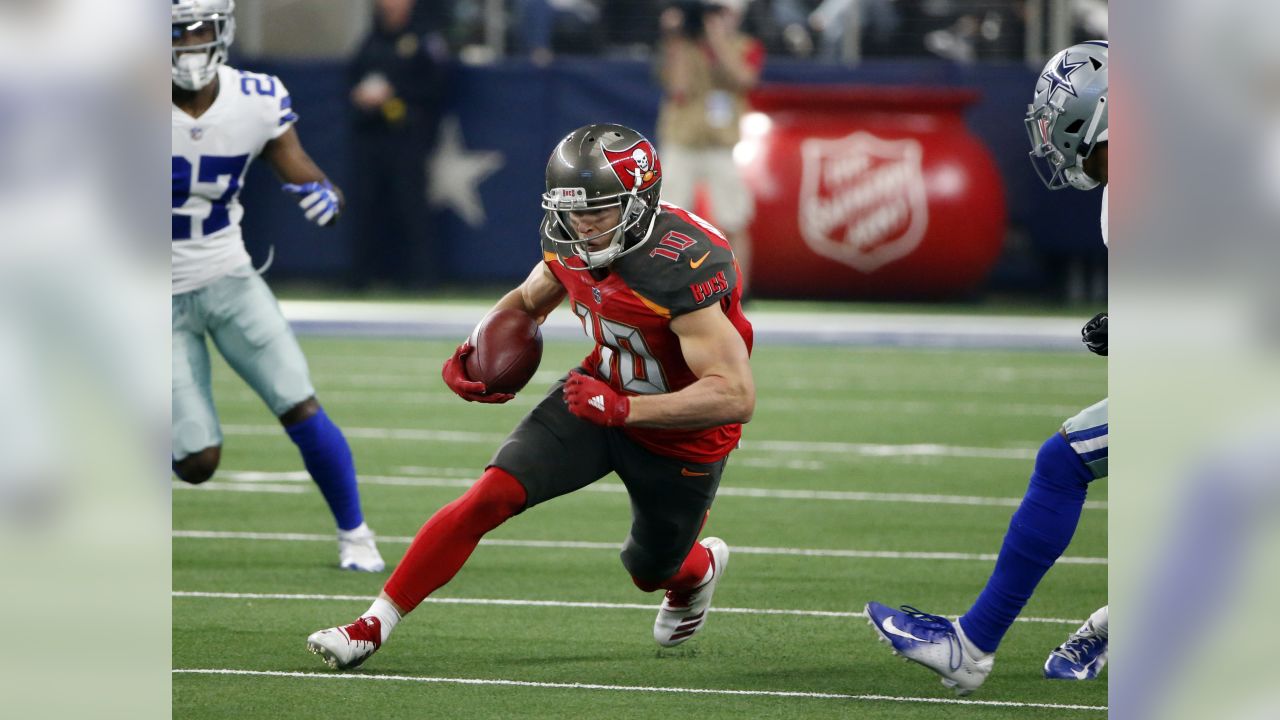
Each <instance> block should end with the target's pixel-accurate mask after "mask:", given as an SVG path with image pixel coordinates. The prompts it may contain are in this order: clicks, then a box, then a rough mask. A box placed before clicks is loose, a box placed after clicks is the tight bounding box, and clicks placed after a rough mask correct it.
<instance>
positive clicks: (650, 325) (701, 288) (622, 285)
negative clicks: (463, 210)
mask: <svg viewBox="0 0 1280 720" xmlns="http://www.w3.org/2000/svg"><path fill="white" fill-rule="evenodd" d="M543 258H544V261H545V262H546V263H547V266H548V267H549V268H550V269H551V272H552V274H553V275H555V277H556V279H557V280H559V281H560V283H561V284H562V285H564V287H565V289H566V290H567V291H568V293H569V302H570V306H571V308H572V310H573V312H574V314H575V315H577V316H578V319H579V320H581V321H582V328H583V330H584V331H585V332H586V334H587V336H588V337H590V338H591V339H592V340H593V341H595V343H596V346H595V349H594V350H592V351H591V354H590V355H588V356H587V358H586V360H584V361H583V367H584V368H586V370H587V372H589V373H590V374H591V375H593V376H595V377H597V378H599V379H601V380H603V381H605V382H607V383H609V385H610V386H611V387H612V388H613V389H615V390H618V391H620V392H622V393H623V394H626V395H656V394H660V393H669V392H676V391H677V390H681V389H683V388H685V387H688V386H689V385H692V384H693V383H694V382H695V381H696V380H697V379H698V377H697V376H696V375H694V374H693V371H692V370H690V369H689V366H688V365H687V364H686V363H685V360H684V354H683V353H682V352H681V350H680V338H679V337H678V336H677V335H676V334H675V333H674V332H672V331H671V320H672V318H676V317H679V316H681V315H683V314H685V313H688V312H692V311H694V310H700V309H702V308H705V307H710V306H711V305H712V304H719V305H720V308H721V309H722V310H723V311H724V314H725V315H726V316H727V317H728V318H729V322H731V323H733V326H734V328H735V329H737V331H738V334H739V335H741V336H742V341H743V342H744V343H746V346H747V352H748V353H750V352H751V342H752V331H751V323H750V322H749V321H748V320H747V318H746V316H745V315H743V314H742V303H741V299H742V288H741V286H742V277H741V273H740V271H739V270H738V264H737V262H736V261H735V260H734V258H733V251H732V250H730V248H729V243H728V241H727V240H725V237H724V235H723V234H722V233H721V232H720V231H719V230H717V229H715V228H714V227H712V226H711V224H710V223H708V222H707V221H706V220H703V219H702V218H700V217H698V216H696V215H694V214H692V213H690V212H687V211H685V210H682V209H680V208H678V207H676V206H675V205H669V204H667V203H662V205H661V212H659V213H658V216H657V218H656V219H655V220H654V224H653V231H652V232H651V233H650V234H649V238H648V239H647V240H646V241H645V243H644V245H643V247H641V248H639V249H637V250H634V251H632V252H630V253H628V254H627V255H624V256H623V257H621V258H619V259H617V260H615V261H614V262H613V263H612V264H611V265H609V271H608V273H607V274H605V276H604V277H603V278H602V279H597V278H596V277H593V275H592V273H591V272H589V271H586V270H570V269H568V268H566V267H564V266H563V265H561V264H560V260H559V258H558V256H557V255H556V254H555V252H554V251H553V250H552V249H551V248H549V247H547V243H546V241H545V240H544V241H543ZM623 431H624V432H625V433H626V434H627V436H628V437H630V438H631V439H632V440H634V441H635V442H636V443H638V444H640V445H641V446H643V447H645V448H646V449H648V450H650V451H652V452H654V453H657V454H658V455H665V456H667V457H674V458H678V459H681V460H688V461H689V462H698V463H711V462H716V461H718V460H720V459H721V458H723V457H724V456H725V455H728V454H729V452H730V451H731V450H733V449H734V448H735V447H737V444H738V439H739V438H741V437H742V425H741V424H739V423H733V424H730V425H717V426H715V427H710V428H700V429H665V428H646V427H631V426H626V427H624V428H623Z"/></svg>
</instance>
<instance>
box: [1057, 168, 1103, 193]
mask: <svg viewBox="0 0 1280 720" xmlns="http://www.w3.org/2000/svg"><path fill="white" fill-rule="evenodd" d="M1062 176H1063V177H1064V178H1066V179H1067V183H1069V184H1070V185H1071V187H1073V188H1075V189H1077V190H1092V189H1094V188H1096V187H1098V181H1097V180H1094V179H1093V178H1091V177H1089V176H1088V175H1085V174H1084V169H1083V168H1081V167H1080V166H1079V165H1077V166H1076V167H1071V168H1067V169H1066V170H1063V171H1062Z"/></svg>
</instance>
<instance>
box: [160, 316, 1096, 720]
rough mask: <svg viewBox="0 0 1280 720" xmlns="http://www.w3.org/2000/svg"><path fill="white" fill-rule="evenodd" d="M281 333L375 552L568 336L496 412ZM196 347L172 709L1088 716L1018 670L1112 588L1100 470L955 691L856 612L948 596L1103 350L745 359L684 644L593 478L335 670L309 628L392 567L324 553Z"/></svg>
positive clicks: (338, 617) (1078, 700)
mask: <svg viewBox="0 0 1280 720" xmlns="http://www.w3.org/2000/svg"><path fill="white" fill-rule="evenodd" d="M302 344H303V349H304V350H305V351H306V353H307V355H308V359H309V361H310V363H311V369H312V374H313V380H314V382H315V384H316V387H317V388H318V390H319V394H318V396H319V398H320V400H321V401H322V402H323V403H324V405H325V407H326V408H327V410H328V412H329V414H330V416H331V417H333V419H334V420H335V422H337V423H338V424H339V425H340V426H341V427H342V428H343V429H344V431H346V433H347V437H348V439H349V440H350V442H351V445H352V448H353V450H354V452H355V456H356V464H357V467H358V470H359V473H360V477H361V492H362V497H363V502H364V510H365V514H366V517H367V520H368V522H369V524H370V525H371V526H372V527H373V528H374V529H375V530H376V531H377V532H378V533H379V536H380V547H381V550H382V553H383V555H384V557H386V559H387V562H388V564H389V565H394V563H396V562H397V561H398V560H399V559H400V557H401V555H402V554H403V553H404V550H405V548H406V547H407V544H408V541H409V538H410V537H412V535H413V534H414V533H415V532H416V531H417V529H418V527H419V526H420V525H421V524H422V523H423V522H424V521H425V520H426V519H427V518H428V517H429V516H430V515H431V513H433V512H434V511H435V510H437V509H438V508H439V507H441V506H442V505H444V504H445V503H447V502H449V501H450V500H452V499H453V498H454V497H456V496H457V495H459V494H460V493H461V492H462V491H463V490H464V488H465V487H466V486H467V485H468V484H469V482H470V480H471V479H473V478H474V477H476V476H477V475H478V473H479V471H480V470H481V469H482V468H483V467H484V465H485V463H486V462H487V460H488V459H489V457H490V455H491V453H492V452H493V450H494V448H495V447H496V445H497V443H498V442H499V441H500V440H501V439H502V437H503V436H504V435H505V434H506V432H507V431H508V430H509V429H510V428H511V427H512V426H513V425H514V424H515V422H516V421H517V420H518V419H519V418H520V416H521V415H522V414H523V413H524V412H526V411H527V410H528V409H529V408H530V407H531V406H532V405H533V404H534V403H535V402H536V401H537V400H538V399H539V398H540V396H541V394H542V392H543V391H544V390H545V388H546V387H547V385H548V384H549V383H550V382H551V381H553V380H554V379H555V378H556V377H558V375H559V372H558V371H560V370H562V369H567V368H569V367H570V366H572V365H573V364H575V363H576V362H577V361H579V360H580V359H581V357H582V356H583V355H584V354H585V352H586V350H587V347H586V345H585V341H583V342H575V343H570V342H548V344H547V347H546V355H545V357H544V359H543V363H542V368H543V369H542V370H541V371H540V372H539V373H538V375H537V376H536V377H535V379H534V381H533V382H532V383H531V384H530V387H529V388H528V389H527V390H526V391H525V393H524V394H522V395H521V396H520V397H518V398H517V399H516V400H515V401H513V402H511V403H509V404H508V405H506V406H500V407H495V406H482V405H476V404H468V403H465V402H463V401H462V400H460V399H458V398H456V397H455V396H453V395H452V394H451V393H450V392H449V391H448V389H447V388H445V387H444V385H443V383H442V382H441V380H440V376H439V369H440V364H441V362H442V360H443V359H444V358H445V357H447V356H448V354H449V353H450V352H451V351H452V348H453V345H454V343H452V342H443V341H411V340H372V339H333V338H304V339H303V340H302ZM215 363H216V364H215V371H214V372H215V398H216V400H217V403H218V410H219V413H220V416H221V419H222V422H223V423H224V432H225V435H226V439H225V447H224V450H223V459H222V467H221V469H220V470H219V474H218V476H217V477H215V479H214V480H212V481H210V482H209V483H207V484H206V485H204V486H200V487H188V486H185V485H183V484H181V483H176V482H175V485H174V491H173V527H174V539H173V589H174V598H173V667H174V675H173V715H174V717H181V718H359V719H363V718H427V717H430V718H526V717H528V718H533V717H538V718H550V717H556V718H560V717H563V718H659V717H679V716H687V717H695V718H700V719H702V718H707V719H710V718H722V717H723V718H735V720H742V719H744V718H836V717H841V718H845V717H848V718H975V719H976V718H981V719H982V720H988V719H995V718H1055V719H1057V718H1075V717H1080V718H1096V717H1105V714H1106V713H1105V706H1106V704H1107V674H1106V673H1105V672H1104V673H1103V676H1102V677H1101V678H1100V679H1099V680H1096V681H1093V682H1083V683H1064V682H1050V681H1046V680H1044V679H1042V677H1041V666H1042V663H1043V662H1044V659H1045V656H1046V655H1047V653H1048V652H1049V650H1051V649H1052V648H1053V647H1054V646H1055V645H1057V644H1058V643H1059V642H1061V641H1062V640H1063V639H1065V638H1066V636H1067V634H1068V633H1069V632H1071V631H1072V630H1074V629H1075V627H1076V626H1078V624H1079V623H1080V622H1081V621H1082V620H1083V618H1085V617H1086V616H1087V615H1088V614H1089V613H1090V612H1092V611H1093V610H1094V609H1096V608H1097V607H1099V606H1101V605H1103V604H1105V603H1106V601H1107V564H1106V559H1105V558H1106V554H1107V510H1106V498H1107V485H1106V482H1105V481H1103V482H1100V483H1096V484H1095V486H1094V487H1093V488H1092V489H1091V491H1090V494H1089V504H1088V506H1087V507H1086V509H1085V511H1084V514H1083V518H1082V520H1081V525H1080V529H1079V530H1078V531H1077V534H1076V537H1075V541H1074V542H1073V543H1072V545H1071V547H1070V548H1069V549H1068V550H1067V553H1066V556H1065V557H1064V559H1063V561H1061V562H1060V563H1059V564H1058V565H1057V566H1056V567H1055V568H1054V569H1053V570H1052V571H1050V573H1049V575H1048V576H1047V577H1046V579H1045V581H1044V582H1043V583H1042V585H1041V587H1040V589H1039V591H1038V593H1037V594H1036V596H1035V597H1034V598H1033V599H1032V601H1031V603H1030V605H1029V606H1028V607H1027V609H1026V612H1025V613H1024V616H1023V618H1021V621H1020V622H1018V623H1016V624H1015V625H1014V627H1013V629H1012V630H1011V631H1010V633H1009V635H1008V636H1007V638H1006V641H1005V644H1004V645H1003V646H1002V647H1001V649H1000V652H999V653H998V655H997V659H996V666H995V672H994V673H993V674H992V675H991V677H990V678H989V679H988V681H987V683H986V685H985V686H983V688H982V689H981V690H979V691H978V693H976V694H975V695H973V696H970V698H966V699H964V700H957V699H956V698H955V696H954V694H952V693H951V692H950V691H948V690H946V689H945V688H943V687H942V686H941V685H940V684H939V682H938V680H937V678H936V677H935V676H934V675H933V674H932V673H930V672H929V671H928V670H925V669H924V668H921V667H919V666H916V665H909V664H906V663H904V662H903V661H901V660H899V659H897V658H895V657H892V656H891V655H890V653H889V651H888V650H887V649H886V648H885V646H883V645H881V644H879V643H877V642H876V639H875V634H874V632H873V631H872V630H871V628H870V627H868V626H867V624H866V619H865V617H863V615H862V609H863V606H864V604H865V603H866V602H867V601H869V600H878V601H880V602H884V603H886V604H890V605H899V604H910V605H914V606H916V607H919V608H921V609H923V610H926V611H928V612H934V613H939V614H947V615H956V614H959V613H962V612H963V611H965V610H966V609H967V608H968V606H969V603H970V602H971V601H972V600H973V598H974V597H975V596H976V595H977V593H978V592H979V590H980V589H981V588H982V585H983V583H984V581H985V579H986V576H987V574H988V572H989V571H990V570H991V568H992V565H993V562H994V557H995V556H994V553H995V552H997V551H998V549H999V546H1000V540H1001V538H1002V536H1003V533H1004V530H1005V527H1006V525H1007V523H1008V521H1009V516H1010V515H1011V514H1012V512H1013V509H1014V507H1015V506H1016V504H1017V501H1018V498H1020V497H1021V495H1022V492H1023V490H1024V489H1025V487H1026V482H1027V476H1028V473H1029V471H1030V469H1031V466H1032V462H1033V458H1034V454H1035V451H1036V449H1037V448H1038V446H1039V444H1040V443H1041V442H1042V441H1043V440H1044V438H1045V437H1047V436H1048V435H1049V434H1050V433H1052V432H1054V431H1055V430H1056V429H1057V427H1058V425H1059V424H1060V423H1061V422H1062V420H1063V419H1065V418H1066V417H1069V416H1071V415H1073V414H1075V413H1076V412H1077V411H1079V409H1081V408H1083V407H1085V406H1087V405H1089V404H1091V403H1093V402H1095V401H1097V400H1098V399H1100V398H1101V397H1103V396H1104V395H1105V394H1106V363H1105V362H1102V361H1100V360H1099V358H1096V357H1094V356H1091V355H1089V354H1087V353H1085V352H1070V353H1054V352H1030V351H1020V352H1006V351H995V350H963V351H948V350H917V349H888V348H852V347H829V346H782V345H767V344H765V345H758V346H757V348H756V352H755V354H754V359H753V367H754V370H755V378H756V384H757V392H758V401H757V406H756V414H755V419H754V420H753V421H752V422H751V423H750V424H749V425H748V426H747V428H746V434H745V437H744V442H743V445H742V447H741V449H739V450H738V451H736V452H735V453H734V454H733V455H732V456H731V458H730V461H729V465H728V469H727V470H726V472H725V475H724V479H723V481H722V485H721V491H720V495H719V497H718V499H717V501H716V504H715V507H714V508H713V509H712V512H711V516H710V520H709V521H708V524H707V527H706V530H705V533H704V534H708V535H718V536H720V537H723V538H724V539H725V540H726V541H727V542H728V543H729V545H730V547H731V548H732V556H731V561H730V563H729V566H728V568H727V572H726V575H725V579H724V581H723V582H722V583H721V584H720V586H719V588H718V589H717V591H716V597H715V604H714V605H713V607H712V612H711V617H710V620H709V621H708V623H707V625H706V627H705V628H704V630H703V631H702V632H701V633H699V635H698V636H697V637H696V638H694V639H693V640H691V641H689V642H688V643H686V644H685V645H682V646H680V647H678V648H674V649H671V650H662V649H659V648H658V647H657V645H655V644H654V642H653V639H652V635H651V632H652V624H653V619H654V614H655V612H656V608H657V604H658V602H659V600H660V598H659V595H658V594H656V593H655V594H648V595H647V594H644V593H641V592H640V591H638V590H636V589H635V587H634V586H633V585H632V584H631V581H630V578H629V577H628V575H627V573H626V572H625V571H624V570H623V568H622V565H621V563H620V562H619V560H618V549H619V547H620V545H621V543H622V540H623V539H624V538H625V536H626V533H627V528H628V524H629V517H630V514H629V509H628V504H627V498H626V496H625V494H623V493H622V492H621V484H620V483H619V481H618V480H617V479H616V478H615V477H609V478H605V479H604V480H601V481H600V482H598V483H596V484H595V485H593V486H591V487H589V488H587V489H586V490H584V491H581V492H578V493H576V494H573V495H569V496H567V497H563V498H560V499H558V500H555V501H552V502H550V503H548V504H546V505H543V506H540V507H537V508H534V509H533V510H530V511H528V512H526V513H524V514H523V515H520V516H517V517H516V518H514V519H512V520H511V521H509V522H508V523H507V524H506V525H504V526H503V527H501V528H499V529H498V530H497V531H495V532H494V533H492V534H491V535H490V536H489V539H488V540H486V542H485V543H484V544H482V545H481V546H480V548H479V549H477V551H476V553H475V555H473V556H472V559H471V561H470V562H469V563H468V564H467V566H466V567H465V568H463V570H462V572H461V573H459V575H458V576H457V578H455V579H454V581H453V582H452V583H450V584H449V585H447V586H446V587H444V588H443V589H441V590H440V592H439V593H438V594H437V595H436V596H434V597H432V598H429V599H428V600H427V602H425V603H424V604H423V605H422V606H421V607H419V608H418V610H417V611H415V612H414V613H413V614H411V615H410V616H408V617H407V618H406V619H405V621H404V622H402V623H401V624H400V626H399V628H398V629H397V630H396V633H395V635H394V636H393V637H392V638H391V640H390V641H389V642H388V643H387V645H385V646H384V647H383V648H382V649H381V650H380V651H379V652H378V653H377V654H376V655H375V656H374V657H373V658H371V659H370V660H369V661H368V662H367V663H365V664H364V665H363V666H361V667H360V668H359V669H358V670H356V671H352V672H347V673H338V672H333V671H330V670H329V669H328V668H327V667H325V666H324V665H323V663H322V662H321V661H320V660H319V658H317V657H316V656H313V655H311V654H309V653H307V652H306V649H305V638H306V636H307V634H308V633H310V632H312V631H313V630H317V629H320V628H323V627H328V626H332V625H337V624H343V623H346V622H350V621H351V620H352V619H354V618H355V617H356V616H357V615H358V614H359V613H360V612H362V611H363V610H364V609H365V608H367V607H368V602H369V599H370V598H372V597H373V596H374V595H376V594H377V592H378V591H379V590H380V588H381V585H382V583H383V582H384V581H385V579H386V576H387V574H386V573H382V574H379V575H376V576H373V575H368V574H357V573H350V572H344V571H340V570H338V569H337V552H336V542H335V540H334V537H333V525H332V519H331V517H330V515H329V513H328V510H327V509H326V507H325V505H324V501H323V500H322V499H321V497H320V494H319V492H318V491H316V490H315V488H314V486H313V485H312V484H311V482H310V480H309V479H308V478H307V476H306V475H305V473H304V472H303V471H302V464H301V461H300V459H299V457H298V455H297V452H296V450H295V449H294V447H293V445H292V444H291V443H290V442H289V440H288V438H287V437H286V436H285V435H284V433H283V432H282V431H280V429H279V428H278V426H277V425H276V424H275V421H274V419H273V418H272V417H271V415H270V413H269V412H268V411H267V410H266V408H265V407H263V405H262V404H261V402H260V401H259V400H258V399H257V397H256V396H255V395H253V394H252V392H251V391H250V390H249V389H248V388H247V387H246V386H245V385H244V384H243V383H241V382H240V380H239V379H238V378H236V377H235V376H234V375H233V374H232V373H231V371H230V370H228V369H227V367H226V366H225V364H222V363H221V361H220V360H216V361H215Z"/></svg>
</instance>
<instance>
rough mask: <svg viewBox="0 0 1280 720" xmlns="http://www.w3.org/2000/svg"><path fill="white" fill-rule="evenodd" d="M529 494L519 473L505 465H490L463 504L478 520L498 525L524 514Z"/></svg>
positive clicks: (464, 508)
mask: <svg viewBox="0 0 1280 720" xmlns="http://www.w3.org/2000/svg"><path fill="white" fill-rule="evenodd" d="M527 497H528V495H527V493H526V492H525V489H524V486H523V485H521V484H520V481H519V480H516V478H515V476H513V475H512V474H511V473H509V472H507V471H506V470H503V469H501V468H497V467H490V468H488V469H487V470H485V471H484V474H483V475H481V476H480V479H479V480H477V481H476V483H475V484H474V485H472V486H471V489H470V490H468V491H467V493H466V494H465V495H463V496H462V498H461V499H460V501H459V503H460V505H461V508H462V510H463V512H465V513H467V514H468V515H469V516H471V517H472V518H473V519H474V520H476V521H479V522H483V523H485V524H488V525H491V526H492V527H497V526H498V525H501V524H502V523H503V522H506V520H507V519H508V518H511V517H513V516H515V515H518V514H520V512H521V511H523V510H524V504H525V501H526V500H527Z"/></svg>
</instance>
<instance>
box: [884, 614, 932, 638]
mask: <svg viewBox="0 0 1280 720" xmlns="http://www.w3.org/2000/svg"><path fill="white" fill-rule="evenodd" d="M880 627H881V628H882V629H883V630H884V631H885V632H887V633H889V634H890V635H897V636H898V637H900V638H906V639H908V640H915V641H916V642H929V641H928V640H925V639H924V638H918V637H916V636H915V635H912V634H911V633H909V632H907V631H905V630H899V629H898V627H897V626H896V625H894V624H893V616H892V615H890V616H889V617H887V618H885V619H884V624H883V625H881V626H880Z"/></svg>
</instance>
